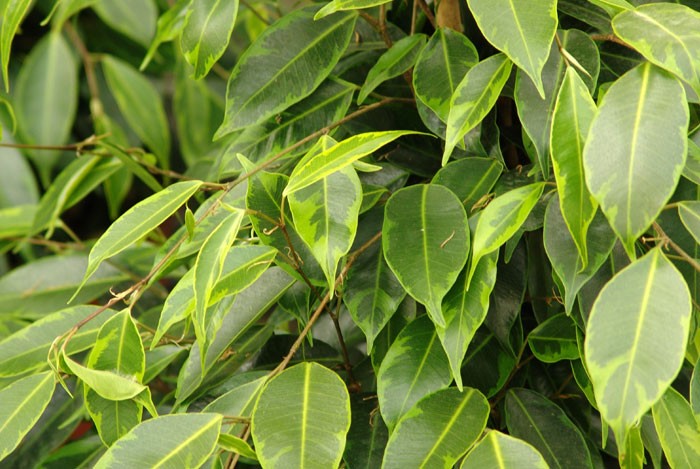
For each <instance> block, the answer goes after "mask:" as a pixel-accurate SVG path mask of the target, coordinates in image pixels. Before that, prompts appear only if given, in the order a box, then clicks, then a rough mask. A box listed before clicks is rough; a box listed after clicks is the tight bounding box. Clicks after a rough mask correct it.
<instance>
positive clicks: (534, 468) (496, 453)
mask: <svg viewBox="0 0 700 469" xmlns="http://www.w3.org/2000/svg"><path fill="white" fill-rule="evenodd" d="M486 467H488V468H492V469H519V468H529V469H548V468H549V465H547V463H546V462H545V460H544V459H543V458H542V455H541V454H540V453H539V452H538V451H537V450H536V449H535V448H533V447H532V446H530V445H529V444H528V443H526V442H524V441H523V440H519V439H517V438H513V437H512V436H509V435H504V434H503V433H501V432H498V431H496V430H491V431H489V432H488V433H487V434H486V436H485V437H484V439H482V440H481V441H480V442H479V443H477V444H476V446H474V448H472V450H471V451H470V452H469V454H467V457H466V458H464V461H463V462H462V466H461V469H482V468H486Z"/></svg>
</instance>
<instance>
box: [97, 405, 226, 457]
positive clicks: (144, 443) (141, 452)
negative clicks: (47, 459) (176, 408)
mask: <svg viewBox="0 0 700 469" xmlns="http://www.w3.org/2000/svg"><path fill="white" fill-rule="evenodd" d="M221 419H222V417H221V415H219V414H207V413H190V414H176V415H164V416H162V417H156V418H154V419H151V420H147V421H145V422H143V423H141V424H140V425H138V426H136V427H135V428H134V429H132V430H131V431H130V432H129V433H127V434H126V435H125V436H124V437H122V438H121V439H120V440H119V441H117V442H116V443H114V444H113V445H112V446H111V447H110V448H109V449H108V450H107V452H106V453H105V454H104V455H102V457H101V458H100V459H99V460H98V461H97V464H95V468H96V469H108V468H115V469H116V468H123V467H162V468H172V469H176V468H181V467H183V465H186V466H188V467H200V466H201V465H202V464H204V462H205V461H206V459H207V458H208V457H209V455H210V454H211V453H212V452H213V451H214V449H215V448H216V442H217V439H218V437H219V430H220V428H221Z"/></svg>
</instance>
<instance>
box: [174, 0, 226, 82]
mask: <svg viewBox="0 0 700 469" xmlns="http://www.w3.org/2000/svg"><path fill="white" fill-rule="evenodd" d="M237 14H238V0H233V1H227V0H199V1H196V2H191V3H190V6H189V8H188V10H187V17H186V19H185V25H184V27H183V30H182V36H181V43H182V53H183V54H184V55H185V58H186V59H187V61H188V62H189V63H190V65H192V66H193V67H194V78H195V79H200V78H202V77H204V76H205V75H206V74H207V73H209V69H211V67H212V65H214V64H215V63H216V61H217V60H219V58H220V57H221V56H222V55H223V53H224V52H225V51H226V48H227V47H228V43H229V40H230V39H231V33H232V32H233V25H234V24H235V23H236V15H237Z"/></svg>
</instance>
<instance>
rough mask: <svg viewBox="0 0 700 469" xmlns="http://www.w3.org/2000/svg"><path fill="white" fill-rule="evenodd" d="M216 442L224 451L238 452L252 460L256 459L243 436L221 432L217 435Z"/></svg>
mask: <svg viewBox="0 0 700 469" xmlns="http://www.w3.org/2000/svg"><path fill="white" fill-rule="evenodd" d="M218 444H219V446H220V447H221V448H223V449H224V450H226V451H229V452H232V453H236V454H240V455H241V456H243V457H246V458H248V459H252V460H253V461H257V459H258V457H257V455H256V454H255V451H254V450H253V448H251V447H250V445H249V444H248V442H247V441H245V440H244V439H243V438H239V437H237V436H233V435H227V434H226V433H222V434H221V435H219V440H218Z"/></svg>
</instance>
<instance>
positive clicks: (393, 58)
mask: <svg viewBox="0 0 700 469" xmlns="http://www.w3.org/2000/svg"><path fill="white" fill-rule="evenodd" d="M425 41H426V36H425V34H412V35H410V36H406V37H405V38H403V39H401V40H399V41H396V42H395V43H394V44H393V45H392V46H391V47H390V48H389V50H387V51H386V52H385V53H384V54H382V55H381V57H379V59H377V62H376V63H375V64H374V65H373V66H372V68H371V69H370V70H369V72H368V73H367V79H366V80H365V83H364V84H363V85H362V88H361V89H360V92H359V94H358V95H357V104H358V105H359V104H362V103H363V102H364V100H365V99H367V96H369V94H370V93H371V92H372V91H374V89H375V88H377V86H379V85H381V84H382V83H383V82H385V81H386V80H388V79H390V78H394V77H397V76H399V75H401V74H402V73H404V72H406V71H407V70H409V69H410V68H411V67H413V65H414V64H415V63H416V60H418V55H419V54H420V52H421V50H422V49H423V46H425Z"/></svg>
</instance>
